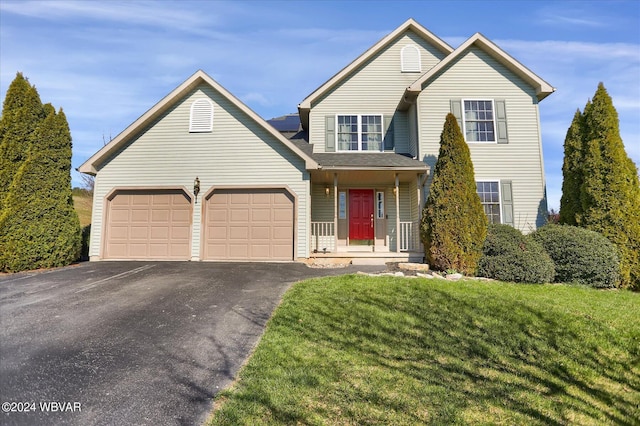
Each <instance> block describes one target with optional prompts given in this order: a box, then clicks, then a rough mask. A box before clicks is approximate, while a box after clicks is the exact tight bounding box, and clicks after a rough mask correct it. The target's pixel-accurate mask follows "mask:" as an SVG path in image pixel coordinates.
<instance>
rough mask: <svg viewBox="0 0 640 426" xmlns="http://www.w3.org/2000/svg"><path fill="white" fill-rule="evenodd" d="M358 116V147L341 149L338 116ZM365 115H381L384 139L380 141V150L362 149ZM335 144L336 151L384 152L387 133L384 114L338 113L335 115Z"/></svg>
mask: <svg viewBox="0 0 640 426" xmlns="http://www.w3.org/2000/svg"><path fill="white" fill-rule="evenodd" d="M347 115H348V116H356V117H358V149H357V150H354V149H340V140H339V138H338V135H339V134H340V131H339V125H338V117H343V116H347ZM363 115H368V116H376V117H380V123H381V125H382V140H381V141H380V150H379V151H371V150H363V149H362V116H363ZM334 128H335V129H336V130H335V139H336V142H335V146H336V152H361V153H367V152H373V153H380V152H384V134H385V130H386V129H385V128H384V114H375V113H373V114H369V113H363V114H349V113H344V114H336V117H335V127H334Z"/></svg>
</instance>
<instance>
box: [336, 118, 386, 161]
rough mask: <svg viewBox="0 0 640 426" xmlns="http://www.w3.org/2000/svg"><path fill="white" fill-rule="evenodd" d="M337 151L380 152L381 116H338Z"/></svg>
mask: <svg viewBox="0 0 640 426" xmlns="http://www.w3.org/2000/svg"><path fill="white" fill-rule="evenodd" d="M337 128H338V129H337V137H338V151H377V152H380V151H382V136H383V135H382V116H381V115H338V116H337Z"/></svg>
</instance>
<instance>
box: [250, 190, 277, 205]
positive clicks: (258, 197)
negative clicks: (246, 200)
mask: <svg viewBox="0 0 640 426" xmlns="http://www.w3.org/2000/svg"><path fill="white" fill-rule="evenodd" d="M272 195H273V194H269V193H258V194H252V198H251V201H252V204H253V205H254V206H255V205H259V204H265V205H267V206H270V205H271V197H272Z"/></svg>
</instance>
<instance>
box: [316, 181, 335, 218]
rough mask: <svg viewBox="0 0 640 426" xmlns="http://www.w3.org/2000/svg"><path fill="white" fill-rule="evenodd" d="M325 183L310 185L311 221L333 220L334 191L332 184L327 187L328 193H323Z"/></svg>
mask: <svg viewBox="0 0 640 426" xmlns="http://www.w3.org/2000/svg"><path fill="white" fill-rule="evenodd" d="M325 188H326V186H325V185H312V186H311V221H312V222H333V217H334V213H333V211H334V207H335V205H334V203H335V199H334V191H333V186H330V187H329V191H330V192H329V195H328V196H327V195H326V193H325Z"/></svg>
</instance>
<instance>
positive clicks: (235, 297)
mask: <svg viewBox="0 0 640 426" xmlns="http://www.w3.org/2000/svg"><path fill="white" fill-rule="evenodd" d="M380 269H383V267H379V266H378V267H375V266H368V267H367V266H364V267H363V266H360V267H357V269H356V267H353V266H351V267H348V268H341V269H311V268H308V267H307V266H306V265H304V264H300V263H208V262H95V263H93V262H92V263H89V262H87V263H81V264H79V265H74V266H70V267H66V268H61V269H56V270H51V271H45V272H31V273H21V274H13V275H2V276H0V400H1V402H2V403H3V406H2V409H3V412H2V413H0V424H7V425H14V424H15V425H39V424H47V425H49V424H61V425H90V424H91V425H114V424H118V425H123V424H127V425H160V424H162V425H193V424H200V423H202V422H203V421H205V420H206V418H207V416H208V414H209V412H210V410H211V408H212V398H213V397H214V396H215V394H216V393H217V392H218V391H219V390H221V389H223V388H225V387H227V386H228V385H229V384H230V383H231V381H232V380H233V378H234V376H235V374H236V373H237V371H238V369H239V367H240V366H241V365H242V363H243V362H244V361H245V360H246V358H247V357H248V355H249V354H250V352H251V350H252V348H253V347H254V346H255V344H256V343H257V341H258V339H259V338H260V336H261V334H262V332H263V329H264V326H265V324H266V322H267V320H268V319H269V317H270V316H271V314H272V312H273V310H274V308H275V307H276V306H277V304H278V303H279V301H280V299H281V297H282V294H283V293H284V292H285V291H286V290H287V288H288V287H289V286H290V285H291V284H292V283H294V282H296V281H299V280H302V279H306V278H311V277H316V276H323V275H338V274H344V273H351V272H355V271H356V270H369V271H373V270H380ZM7 403H9V404H10V405H7ZM7 409H8V411H9V412H4V411H7Z"/></svg>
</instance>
